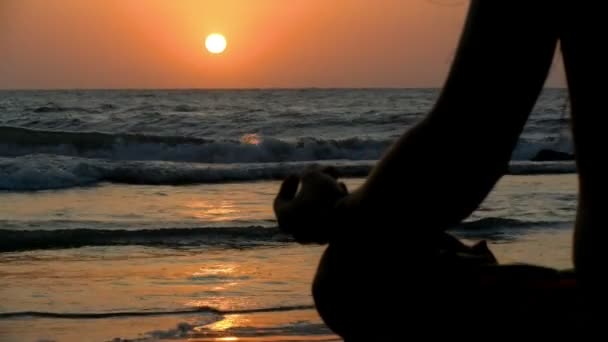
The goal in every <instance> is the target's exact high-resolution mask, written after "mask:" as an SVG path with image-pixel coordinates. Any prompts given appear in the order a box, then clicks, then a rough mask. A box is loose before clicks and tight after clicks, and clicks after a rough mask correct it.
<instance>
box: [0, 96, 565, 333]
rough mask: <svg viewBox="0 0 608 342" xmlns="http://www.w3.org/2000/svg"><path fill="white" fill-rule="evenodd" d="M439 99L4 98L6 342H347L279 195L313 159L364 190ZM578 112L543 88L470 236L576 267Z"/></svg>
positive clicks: (464, 228) (2, 291)
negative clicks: (314, 286) (573, 131)
mask: <svg viewBox="0 0 608 342" xmlns="http://www.w3.org/2000/svg"><path fill="white" fill-rule="evenodd" d="M438 95H439V92H438V90H436V89H294V90H62V91H0V298H1V299H2V300H1V301H0V340H1V341H82V340H86V341H162V340H171V341H175V340H177V341H180V340H184V341H185V340H190V341H193V340H194V341H237V340H238V341H268V340H271V341H310V340H315V341H335V340H339V338H337V337H336V336H335V335H333V334H332V332H331V331H330V330H329V329H327V328H326V327H325V326H324V324H323V323H322V321H321V320H320V319H319V317H318V315H317V314H316V312H315V310H314V306H313V302H312V298H311V294H310V285H311V280H312V277H313V275H314V271H315V267H316V264H317V262H318V260H319V257H320V254H321V252H322V251H323V247H322V246H301V245H298V244H296V243H294V242H293V240H292V239H291V238H290V237H289V236H285V235H283V234H281V233H280V232H279V231H278V229H277V228H276V221H275V219H274V216H273V213H272V208H271V203H272V200H273V197H274V195H275V194H276V191H277V189H278V186H279V184H280V180H281V179H282V178H283V177H285V176H286V175H288V174H290V173H294V172H298V171H299V170H302V169H303V168H305V167H306V166H308V165H311V164H321V165H333V166H336V167H337V169H338V170H339V172H340V173H341V174H342V175H344V176H345V177H347V181H346V182H347V185H348V186H349V188H351V189H352V188H356V187H357V186H358V185H360V184H361V183H362V182H363V181H364V177H365V176H366V175H367V173H368V172H369V170H370V169H371V168H372V167H373V165H374V164H375V162H376V161H377V160H378V159H379V158H380V157H381V156H382V154H383V152H384V151H385V149H386V148H387V147H388V146H389V145H390V144H391V143H392V142H393V141H394V140H395V139H396V138H397V137H398V136H399V135H400V134H402V133H403V132H404V131H405V130H406V129H407V128H408V127H411V126H412V125H414V124H415V123H416V122H418V121H419V120H420V119H421V118H423V117H424V115H425V114H426V113H427V112H428V111H429V110H430V109H431V108H432V106H433V103H434V101H435V100H436V98H437V96H438ZM496 105H497V106H500V104H496ZM567 107H568V99H567V92H566V91H565V90H563V89H545V90H544V92H543V93H542V95H541V97H540V99H539V101H538V103H537V105H536V107H535V108H534V110H533V112H532V114H531V117H530V120H529V122H528V124H527V125H526V128H525V130H524V132H523V134H522V136H521V138H520V141H519V144H518V146H517V148H516V149H515V151H514V152H513V156H512V162H511V166H510V170H509V174H508V175H506V176H505V177H504V178H503V179H502V180H501V181H500V183H499V184H498V185H497V187H496V189H495V190H494V191H493V192H492V194H491V195H490V196H489V198H488V199H487V200H486V201H485V202H484V203H483V204H482V206H481V207H480V208H479V209H478V210H477V211H476V212H474V213H473V215H472V216H471V217H470V218H468V219H467V220H466V221H465V222H464V223H463V224H461V225H460V226H458V227H454V229H453V232H454V234H456V235H458V236H460V237H461V238H463V239H465V241H470V242H472V241H476V240H479V239H486V240H488V242H489V245H490V248H491V249H492V250H493V251H494V252H495V254H496V255H497V256H498V258H499V260H500V261H501V262H531V263H537V264H541V265H546V266H552V267H559V268H569V267H572V262H571V256H570V254H571V235H572V226H573V221H574V217H575V212H576V197H577V178H576V174H575V171H576V168H575V165H574V162H573V161H572V160H571V159H572V158H571V154H572V142H571V137H570V133H569V116H568V115H567ZM491 114H492V113H491V108H489V109H488V115H491ZM455 115H457V114H455ZM454 167H458V166H457V165H454ZM447 171H448V172H449V170H447ZM404 211H405V212H407V208H404ZM370 228H373V227H370ZM399 329H407V327H401V328H399Z"/></svg>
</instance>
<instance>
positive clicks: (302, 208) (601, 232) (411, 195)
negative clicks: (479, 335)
mask: <svg viewBox="0 0 608 342" xmlns="http://www.w3.org/2000/svg"><path fill="white" fill-rule="evenodd" d="M601 12H602V11H601V10H600V7H599V5H598V4H596V3H595V2H577V1H574V0H564V1H547V0H539V1H529V2H513V1H503V0H495V1H483V0H472V1H471V3H470V7H469V13H468V15H467V19H466V22H465V26H464V29H463V33H462V36H461V40H460V42H459V46H458V49H457V53H456V56H455V59H454V61H453V62H452V65H451V69H450V72H449V75H448V78H447V80H446V82H445V84H444V86H443V89H442V91H441V94H440V96H439V98H438V100H437V101H436V103H435V105H434V107H433V108H432V110H431V111H430V113H428V115H427V116H426V117H425V118H424V119H423V120H422V121H421V122H419V123H418V124H416V125H415V126H414V127H413V128H411V129H409V130H408V131H407V132H405V133H404V134H403V135H402V136H401V137H400V138H399V139H398V140H397V141H396V142H395V143H394V144H393V145H392V147H391V148H390V149H389V150H388V151H387V152H386V154H385V155H384V156H383V157H382V158H381V160H380V161H379V162H378V163H377V165H376V166H375V168H374V169H373V170H372V172H371V173H370V174H369V176H368V177H367V179H366V181H365V182H364V184H363V185H362V186H361V187H360V188H359V189H356V190H355V191H352V192H350V193H349V192H348V191H347V189H346V187H345V186H344V184H342V183H340V182H339V181H338V179H337V175H336V174H335V172H334V171H332V170H308V171H305V172H304V173H303V174H302V175H300V176H290V177H288V178H287V179H285V181H284V182H283V184H282V185H281V188H280V190H279V193H278V195H277V197H276V199H275V202H274V210H275V214H276V217H277V221H278V224H279V227H280V228H281V229H282V230H284V231H286V232H288V233H290V234H293V235H294V236H295V238H296V240H297V241H299V242H302V243H322V244H324V243H328V247H327V249H326V251H325V253H324V254H323V257H322V259H321V261H320V263H319V267H318V270H317V274H316V276H315V280H314V284H313V297H314V300H315V304H316V307H317V310H318V311H319V313H320V315H321V317H322V318H323V320H324V321H325V322H326V323H327V325H328V326H329V327H330V328H331V329H332V330H333V331H335V332H336V333H338V334H339V335H341V336H342V337H344V338H345V339H346V340H355V339H362V338H363V336H370V335H373V336H376V337H378V336H387V337H388V336H390V337H395V336H401V337H403V335H402V332H403V331H402V330H401V329H400V326H407V327H408V329H413V330H412V331H414V330H417V331H422V332H424V333H425V334H426V335H425V336H431V335H434V336H436V337H442V336H453V334H454V331H458V330H454V329H460V330H462V329H463V327H465V326H466V325H467V324H469V325H470V324H471V322H475V330H476V331H479V329H482V330H483V331H487V332H496V331H497V330H496V329H501V327H504V325H505V324H507V325H509V326H510V327H514V328H511V329H510V330H508V331H507V333H511V334H513V335H516V334H518V333H521V331H523V330H525V329H532V330H530V331H536V332H537V333H538V334H542V335H543V336H547V334H548V333H549V332H556V331H558V332H559V335H560V336H562V337H563V336H564V334H566V331H571V330H574V329H570V328H576V327H579V326H581V324H583V323H581V322H584V324H587V321H588V320H589V317H591V316H586V315H583V314H581V313H580V311H584V310H582V308H581V305H580V303H581V302H584V303H585V305H586V306H585V309H586V308H587V306H591V307H593V306H597V307H598V308H603V305H604V304H606V301H605V297H606V296H605V295H602V293H603V291H602V289H603V288H604V286H605V285H606V281H605V280H602V279H603V278H602V277H601V276H602V269H603V267H605V262H604V261H605V259H606V257H605V256H604V255H606V253H603V252H602V250H603V244H604V243H605V241H606V233H605V231H607V230H606V229H603V227H601V225H602V224H603V221H604V219H603V216H602V204H601V203H602V200H601V197H602V195H603V194H607V193H608V187H607V186H606V183H607V182H606V175H608V172H607V171H608V170H607V168H606V166H605V165H606V164H600V163H599V162H598V158H599V156H600V155H602V146H603V145H604V144H603V143H602V142H601V141H600V137H601V134H600V132H599V131H600V130H601V129H602V128H603V127H604V126H603V125H601V124H600V117H601V115H598V114H599V113H598V112H599V111H604V106H602V103H600V102H601V101H602V100H601V99H602V93H603V90H604V89H605V87H603V86H602V85H601V84H600V82H606V80H608V78H607V77H606V76H608V75H606V69H607V67H606V63H607V61H608V58H606V57H607V56H606V52H604V51H605V50H604V49H603V47H601V46H599V45H600V44H601V43H602V42H603V41H604V40H603V32H605V31H603V30H601V29H602V28H604V26H605V25H606V24H605V20H603V19H602V20H600V18H599V14H598V13H601ZM558 41H560V43H561V50H562V54H563V59H564V66H565V70H566V76H567V83H568V89H569V94H570V99H571V109H572V113H571V115H572V126H573V127H572V129H573V137H574V144H575V156H576V162H577V168H578V176H579V185H580V186H579V203H578V208H577V217H576V224H575V234H574V249H573V250H574V255H573V261H574V266H575V275H574V274H573V273H563V272H559V271H557V270H553V269H549V268H543V267H538V266H534V265H498V264H497V263H495V262H494V259H493V257H492V255H491V253H490V252H489V250H487V248H485V245H479V246H474V247H471V248H468V247H467V246H465V245H464V244H462V243H460V242H459V241H458V240H457V239H455V238H453V237H451V236H450V235H449V234H447V233H446V232H445V231H446V230H447V229H449V228H450V227H452V226H454V225H456V224H458V223H460V222H461V221H462V220H463V219H465V218H466V217H467V216H469V215H470V214H471V213H472V212H473V211H474V210H475V209H476V208H477V207H478V206H479V205H480V203H481V202H482V201H483V200H484V199H485V198H486V196H487V195H488V194H489V192H490V191H491V190H492V188H493V187H494V186H495V184H496V183H497V181H498V180H499V179H500V178H501V177H502V176H503V175H504V174H505V172H506V171H507V168H508V165H509V161H510V159H511V154H512V152H513V149H514V147H515V145H516V143H517V141H518V138H519V135H520V134H521V132H522V129H523V127H524V124H525V123H526V121H527V119H528V116H529V113H530V112H531V110H532V108H533V106H534V104H535V102H536V100H537V97H538V96H539V94H540V92H541V90H542V87H543V84H544V82H545V79H546V77H547V74H548V71H549V69H550V66H551V62H552V59H553V56H554V52H555V49H556V46H557V43H558ZM298 188H299V191H298ZM456 250H457V251H459V252H464V253H465V254H468V255H470V256H473V257H474V258H473V260H477V261H475V262H472V263H471V262H465V259H466V260H468V258H463V257H458V256H456V257H448V258H446V257H444V256H445V255H446V254H445V253H444V252H445V251H448V252H449V251H456ZM448 254H449V255H457V253H448ZM460 255H462V253H460ZM476 256H481V258H479V259H475V257H476ZM581 289H582V290H583V291H581ZM581 298H582V299H581ZM394 309H396V310H397V312H401V313H398V314H396V315H393V314H390V313H389V312H390V311H391V310H394ZM403 312H409V313H413V316H411V317H407V315H406V314H404V313H403ZM404 322H405V323H404ZM557 327H559V329H557ZM566 327H567V328H568V329H566ZM398 330H400V331H401V333H399V334H398V333H397V332H396V331H398ZM408 331H409V330H408ZM501 331H502V332H505V329H502V330H501ZM409 334H410V333H409V332H408V335H409ZM530 334H531V333H530ZM556 334H557V333H556Z"/></svg>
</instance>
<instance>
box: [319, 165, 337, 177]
mask: <svg viewBox="0 0 608 342" xmlns="http://www.w3.org/2000/svg"><path fill="white" fill-rule="evenodd" d="M321 172H323V173H325V174H327V175H330V176H331V177H332V178H333V179H338V178H340V172H338V169H336V168H335V167H333V166H324V167H323V168H322V169H321Z"/></svg>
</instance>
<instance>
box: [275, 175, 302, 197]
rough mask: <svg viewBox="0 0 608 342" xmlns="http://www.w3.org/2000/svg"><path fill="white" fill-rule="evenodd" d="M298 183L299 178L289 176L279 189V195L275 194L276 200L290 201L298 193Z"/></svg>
mask: <svg viewBox="0 0 608 342" xmlns="http://www.w3.org/2000/svg"><path fill="white" fill-rule="evenodd" d="M299 183H300V178H299V177H298V176H295V175H289V176H287V178H285V180H284V181H283V183H282V184H281V187H280V188H279V193H278V194H277V199H278V200H280V201H290V200H292V199H293V198H294V197H295V196H296V193H297V192H298V185H299Z"/></svg>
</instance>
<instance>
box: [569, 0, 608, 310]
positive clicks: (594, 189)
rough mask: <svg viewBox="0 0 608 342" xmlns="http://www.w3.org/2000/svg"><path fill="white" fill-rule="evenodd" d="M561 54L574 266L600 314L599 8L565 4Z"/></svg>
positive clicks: (607, 259) (602, 82) (605, 262)
mask: <svg viewBox="0 0 608 342" xmlns="http://www.w3.org/2000/svg"><path fill="white" fill-rule="evenodd" d="M564 3H565V6H564V12H563V13H564V17H563V18H564V19H563V20H562V27H561V34H560V39H561V48H562V53H563V56H564V65H565V69H566V77H567V81H568V89H569V92H570V99H571V106H572V130H573V137H574V147H575V156H576V163H577V168H578V175H579V198H578V201H579V202H578V209H577V217H576V227H575V233H574V255H573V257H574V265H575V269H576V273H577V277H578V278H579V280H580V282H581V285H582V289H583V290H584V291H585V292H587V293H589V291H591V293H592V294H591V296H592V298H591V300H590V302H593V303H597V304H598V305H599V306H602V310H605V307H604V305H605V304H607V303H608V300H607V298H608V296H607V295H606V293H608V292H607V291H608V288H607V287H606V286H608V280H606V278H605V277H606V275H605V274H606V271H605V270H606V268H607V267H608V253H607V251H606V247H605V246H606V241H608V240H607V238H608V223H607V218H606V215H607V212H606V211H604V210H606V209H605V203H606V197H607V196H608V178H607V177H608V166H607V165H608V164H607V163H606V162H607V161H606V160H604V159H605V158H603V157H604V156H606V146H607V144H606V136H605V132H604V130H605V129H606V125H605V116H604V115H605V114H606V111H607V110H606V106H607V104H606V89H607V88H608V87H607V86H606V81H607V80H608V64H607V63H608V52H607V51H608V50H606V46H604V45H605V44H606V29H608V24H607V22H606V19H605V16H604V14H605V12H603V11H602V6H603V4H602V3H601V2H593V1H583V2H581V1H575V0H571V1H565V2H564Z"/></svg>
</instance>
